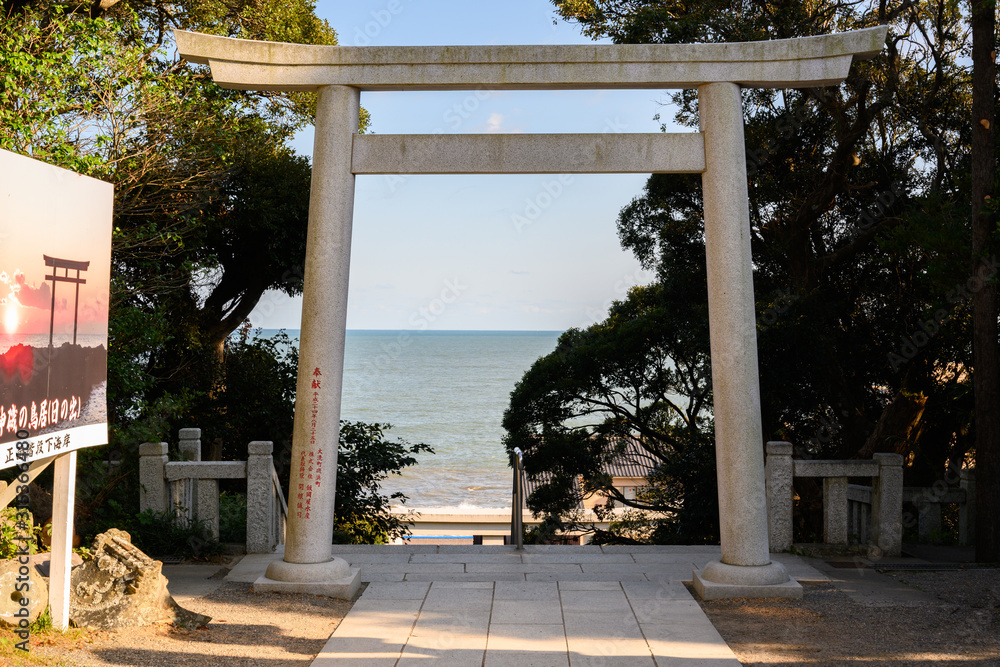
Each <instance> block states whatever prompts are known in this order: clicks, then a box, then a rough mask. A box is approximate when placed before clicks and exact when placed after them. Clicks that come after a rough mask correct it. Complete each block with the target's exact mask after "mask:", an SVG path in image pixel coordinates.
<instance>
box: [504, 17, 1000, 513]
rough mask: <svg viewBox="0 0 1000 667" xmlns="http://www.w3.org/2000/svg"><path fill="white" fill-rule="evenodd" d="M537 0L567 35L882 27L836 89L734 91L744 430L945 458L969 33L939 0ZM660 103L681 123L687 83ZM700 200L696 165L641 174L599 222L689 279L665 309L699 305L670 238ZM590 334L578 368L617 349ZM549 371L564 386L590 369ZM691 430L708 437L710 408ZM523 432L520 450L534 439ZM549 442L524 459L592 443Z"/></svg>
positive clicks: (694, 239) (760, 33)
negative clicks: (755, 390)
mask: <svg viewBox="0 0 1000 667" xmlns="http://www.w3.org/2000/svg"><path fill="white" fill-rule="evenodd" d="M553 4H554V5H555V6H556V8H557V10H558V12H559V13H560V15H561V16H562V17H563V18H566V19H568V20H572V21H575V22H577V23H579V24H580V26H581V27H582V29H583V31H584V33H585V34H588V35H590V36H593V37H610V38H611V39H612V40H613V41H614V42H616V43H676V42H721V41H727V42H728V41H752V40H762V39H763V40H766V39H774V38H791V37H800V36H806V35H814V34H825V33H828V32H831V31H832V30H849V29H854V28H863V27H869V26H871V25H874V24H878V23H888V24H889V25H890V32H889V38H888V39H887V43H886V49H885V51H884V52H883V53H882V54H880V55H879V56H878V57H876V58H875V59H873V60H871V61H868V62H855V63H854V64H853V65H852V68H851V72H850V75H849V76H848V78H847V80H846V81H845V82H844V83H843V84H841V85H840V86H839V87H835V88H824V89H803V90H785V91H768V90H748V91H745V92H744V110H745V118H746V120H745V131H746V141H747V146H746V151H747V163H748V164H747V167H748V176H749V193H750V213H751V242H752V246H753V255H754V266H755V273H754V286H755V293H756V298H757V309H758V314H759V318H758V348H759V356H760V367H761V371H762V372H761V390H762V412H763V415H762V416H763V421H764V439H765V440H769V439H784V440H790V441H792V442H793V443H794V444H795V445H796V452H797V455H798V456H802V457H815V456H820V457H829V458H851V457H855V456H860V457H870V456H871V454H872V453H874V452H879V451H892V452H898V453H901V454H904V455H907V456H912V459H913V464H912V466H911V467H910V468H909V469H908V471H907V475H908V481H907V483H908V484H911V485H921V484H923V485H928V486H929V485H930V484H931V483H933V482H934V481H935V480H938V479H941V478H942V477H943V476H944V474H945V470H946V466H952V467H956V466H961V465H962V464H963V462H964V460H965V457H966V454H967V452H968V451H969V450H970V448H971V446H972V443H971V439H970V438H969V436H968V434H969V426H970V420H971V417H972V401H971V392H970V389H971V387H970V382H969V372H968V369H969V368H970V367H971V366H972V350H971V348H970V346H969V344H968V341H969V340H970V336H969V334H970V331H969V326H970V314H971V313H970V298H969V297H970V293H969V290H968V289H967V288H966V283H967V281H968V280H969V278H970V276H969V274H968V264H967V262H966V261H965V260H964V258H965V257H967V256H968V255H967V253H968V245H967V241H966V239H967V238H968V236H967V229H968V217H967V216H968V212H969V206H968V203H967V194H966V193H967V187H968V172H967V169H966V165H967V164H968V159H969V138H970V135H969V131H968V127H967V125H965V124H964V123H963V121H962V117H961V115H960V114H956V113H955V110H956V109H963V108H969V104H970V88H969V76H968V74H969V72H968V69H967V67H966V66H965V64H964V63H963V62H962V61H961V60H960V56H961V54H962V53H963V51H964V50H965V49H967V48H968V46H969V34H968V29H967V26H968V24H967V21H966V17H964V16H963V15H962V14H961V11H960V8H959V6H958V5H956V4H954V3H949V2H945V1H943V0H934V1H930V2H912V1H910V0H903V1H900V2H890V3H868V4H865V3H862V4H858V3H850V4H843V3H826V2H820V3H801V2H799V1H798V0H782V1H780V2H778V3H777V4H775V3H768V4H761V3H751V4H749V5H746V4H744V5H733V4H732V3H726V2H717V1H714V0H710V1H709V2H703V3H696V4H693V5H692V4H690V3H686V4H685V3H678V2H673V0H553ZM672 99H673V102H674V103H675V104H676V106H677V108H678V112H677V115H676V120H677V122H679V123H680V124H684V125H688V126H697V118H698V115H697V96H696V95H695V94H694V92H693V91H683V92H681V93H677V94H675V95H674V96H673V98H672ZM701 211H702V202H701V192H700V180H699V179H698V177H696V176H689V175H668V174H656V175H653V176H652V177H651V178H650V179H649V181H648V183H647V185H646V188H645V191H644V193H643V194H642V195H641V196H639V197H637V198H636V199H635V200H634V201H633V202H632V203H631V204H630V205H628V206H626V207H625V208H624V209H623V210H622V212H621V214H620V216H619V220H618V229H619V236H620V238H621V240H622V244H623V246H624V247H625V248H627V249H630V250H631V251H632V252H633V253H634V254H635V255H636V257H637V258H638V259H639V260H640V261H641V262H642V264H643V266H644V267H645V268H647V269H656V271H657V282H658V283H659V284H661V285H663V286H666V289H667V290H668V291H669V290H670V289H673V288H672V287H671V286H675V285H683V284H687V285H689V286H694V285H696V284H700V285H702V287H701V288H700V289H693V288H692V289H689V291H688V297H687V302H686V304H684V305H683V307H682V308H681V310H680V312H686V311H685V308H686V309H687V310H699V309H703V308H705V299H704V296H703V294H704V288H703V285H704V280H705V278H704V275H705V274H704V265H703V263H701V264H699V262H698V261H696V260H695V258H696V256H697V253H694V252H690V251H689V249H687V248H686V247H685V245H684V244H683V243H682V242H681V241H682V240H686V242H687V243H690V244H691V245H694V246H699V245H700V246H701V248H702V252H703V241H702V240H701V233H702V219H701V215H702V214H701ZM974 277H975V276H974ZM631 300H632V297H631V296H630V299H629V301H631ZM613 312H617V311H613ZM671 314H673V313H671ZM612 320H613V318H612V319H609V320H608V322H607V323H605V325H606V326H609V327H610V324H611V322H612ZM685 321H686V318H685ZM661 326H663V327H665V328H666V329H667V330H668V332H667V333H666V334H664V335H667V336H669V335H670V333H669V332H670V331H671V330H672V329H673V327H674V326H676V325H675V322H674V320H673V318H672V317H671V318H664V319H663V320H661ZM683 326H684V327H686V326H687V325H686V324H685V325H683ZM587 333H588V334H590V333H591V332H589V331H588V332H587ZM705 338H706V340H705V341H703V343H702V345H703V346H704V345H707V335H706V336H705ZM994 338H995V336H994ZM648 345H649V347H653V346H655V345H656V343H655V342H652V341H650V342H649V344H648ZM625 349H628V348H625ZM608 350H613V351H614V354H607V355H605V356H604V357H601V356H600V355H599V354H596V353H595V358H594V359H592V361H591V365H592V366H593V367H601V366H602V365H604V364H608V363H611V360H612V359H614V357H615V355H616V354H617V353H618V350H614V348H612V347H610V346H608V347H606V348H604V351H605V352H607V351H608ZM638 353H639V352H638V350H636V351H635V354H638ZM540 363H541V362H540ZM564 370H565V371H566V373H567V374H568V373H571V372H572V373H577V374H578V376H576V377H578V378H579V379H580V381H581V382H582V381H583V378H587V377H590V376H588V375H587V374H586V373H584V372H582V371H580V370H578V369H574V368H571V367H566V368H565V369H564ZM529 379H530V380H531V383H532V384H534V385H537V386H536V388H535V389H534V391H535V393H536V394H537V395H543V388H544V386H545V382H549V383H551V386H552V387H557V386H560V384H559V383H562V384H572V383H573V382H574V378H568V377H566V378H558V377H557V375H556V374H554V373H553V374H550V376H549V377H547V378H545V377H543V376H542V375H540V374H539V373H537V372H536V370H535V369H532V371H530V372H529V374H528V375H526V376H525V381H528V380H529ZM591 386H599V385H591ZM611 386H614V384H613V383H611ZM517 398H518V391H515V394H514V395H513V396H512V403H511V412H513V411H514V410H515V409H528V408H527V406H528V405H529V403H527V402H525V401H520V402H518V403H515V400H516V399H517ZM625 398H626V399H631V397H625ZM622 402H628V401H627V400H622V401H616V403H622ZM616 409H620V406H619V408H616ZM549 414H550V415H551V418H552V419H558V417H559V415H558V413H557V411H556V410H555V409H553V410H552V411H551V412H550V413H549ZM566 414H567V415H572V413H571V412H567V413H566ZM536 417H537V415H536V414H530V415H525V416H523V417H521V420H522V421H525V422H529V421H531V420H533V419H536ZM539 423H540V422H539ZM566 423H571V422H566ZM630 428H631V426H630ZM704 428H705V431H706V437H707V438H709V439H710V438H711V422H710V420H709V421H707V422H706V424H705V427H704ZM637 434H638V431H633V436H636V435H637ZM528 435H531V434H528ZM534 436H535V437H536V438H537V439H538V440H539V442H538V443H537V444H536V445H535V446H536V447H543V446H544V444H543V443H542V442H541V441H543V440H547V439H548V433H546V432H541V431H540V432H538V433H537V434H534ZM510 437H511V438H512V442H513V438H514V437H515V436H514V435H511V436H510ZM522 441H523V442H526V443H528V442H530V438H527V437H526V438H525V439H524V440H522ZM762 444H763V443H762ZM591 446H596V445H591ZM550 451H551V453H552V459H551V460H549V461H545V462H541V465H539V466H536V468H535V470H536V473H537V472H539V471H541V470H543V469H544V470H550V471H556V470H558V469H559V467H560V466H562V467H572V466H580V465H584V464H579V463H576V462H575V460H576V459H578V458H579V459H581V460H583V461H592V460H594V458H595V454H594V453H593V452H591V451H590V449H588V448H587V447H584V446H583V445H578V446H577V447H575V448H574V447H569V446H567V447H564V448H563V449H562V451H560V452H556V451H555V450H554V449H551V450H550ZM526 453H527V450H526ZM605 455H606V454H605ZM558 457H564V458H565V460H562V459H559V461H558V463H557V462H556V461H557V458H558ZM526 465H527V464H526ZM797 489H799V490H800V492H804V493H805V494H806V495H809V492H810V491H812V492H813V495H818V493H819V489H812V490H810V489H809V488H808V485H807V484H801V485H799V486H797Z"/></svg>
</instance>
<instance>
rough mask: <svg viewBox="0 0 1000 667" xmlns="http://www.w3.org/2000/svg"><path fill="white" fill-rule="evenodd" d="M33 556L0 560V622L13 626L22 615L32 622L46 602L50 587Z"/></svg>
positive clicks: (15, 625) (43, 608) (2, 624)
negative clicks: (23, 560) (23, 558)
mask: <svg viewBox="0 0 1000 667" xmlns="http://www.w3.org/2000/svg"><path fill="white" fill-rule="evenodd" d="M34 558H36V557H35V556H31V557H28V558H25V562H24V563H22V562H20V559H18V558H13V559H11V560H5V561H0V626H10V627H15V628H16V627H18V624H19V623H20V622H21V620H22V619H27V621H28V623H29V624H30V623H34V622H35V621H36V620H38V617H39V616H41V614H42V612H43V611H45V607H46V606H47V605H48V604H49V587H48V584H47V582H46V581H45V577H43V576H42V574H41V573H40V572H39V571H38V570H37V569H36V568H35V563H34V562H32V559H34ZM18 589H21V590H18ZM23 610H27V612H25V611H23ZM25 613H26V614H27V615H25Z"/></svg>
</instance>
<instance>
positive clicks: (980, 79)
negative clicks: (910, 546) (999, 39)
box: [971, 0, 1000, 563]
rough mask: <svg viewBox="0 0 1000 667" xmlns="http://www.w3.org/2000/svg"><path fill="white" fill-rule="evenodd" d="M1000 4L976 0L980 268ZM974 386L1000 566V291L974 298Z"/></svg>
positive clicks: (984, 511) (985, 534)
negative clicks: (999, 323)
mask: <svg viewBox="0 0 1000 667" xmlns="http://www.w3.org/2000/svg"><path fill="white" fill-rule="evenodd" d="M995 28H996V0H972V68H973V71H972V155H971V160H972V257H973V265H974V266H975V267H976V271H977V274H978V268H979V266H980V264H981V262H982V261H983V260H984V259H987V258H989V257H990V256H991V255H993V254H994V253H995V252H996V243H995V232H994V226H995V224H996V223H995V220H994V215H993V214H992V213H991V206H990V204H991V202H990V197H991V196H995V193H994V192H993V182H994V178H995V177H996V157H995V152H994V143H993V142H994V131H995V130H994V121H995V118H994V115H995V114H994V109H995V105H996V63H995V60H996V52H995V51H994V49H995V48H996V36H995ZM972 307H973V333H972V336H973V338H972V347H973V380H974V386H975V395H976V489H977V491H976V560H977V561H978V562H980V563H986V562H996V561H1000V359H998V353H1000V347H998V344H997V334H998V332H997V288H996V282H995V280H990V281H988V282H984V284H983V285H982V286H981V288H980V289H979V290H978V291H976V292H975V293H974V294H973V297H972Z"/></svg>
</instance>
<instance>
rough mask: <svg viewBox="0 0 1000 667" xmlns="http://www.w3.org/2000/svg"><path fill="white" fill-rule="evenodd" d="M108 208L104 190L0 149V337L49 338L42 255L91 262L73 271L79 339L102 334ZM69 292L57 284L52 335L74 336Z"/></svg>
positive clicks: (47, 270) (109, 197)
mask: <svg viewBox="0 0 1000 667" xmlns="http://www.w3.org/2000/svg"><path fill="white" fill-rule="evenodd" d="M53 193H57V195H56V196H53ZM112 206H113V189H112V186H111V185H110V184H108V183H102V182H101V181H96V180H94V179H92V178H88V177H86V176H81V175H79V174H74V173H73V172H70V171H66V170H65V169H59V168H57V167H52V166H50V165H47V164H44V163H42V162H38V161H36V160H32V159H31V158H27V157H24V156H22V155H16V154H14V153H10V152H7V151H3V150H0V333H3V334H17V335H30V334H41V333H45V334H47V333H49V324H50V323H49V319H50V312H51V310H52V292H51V286H52V284H53V283H52V281H48V280H45V276H46V275H52V268H51V267H47V266H46V265H45V261H44V258H43V255H48V256H49V257H54V258H59V259H68V260H74V261H87V262H90V267H89V268H88V270H86V271H82V272H81V273H80V277H81V278H82V279H84V280H86V283H85V284H82V285H80V295H79V308H78V310H77V311H76V312H77V318H78V333H80V334H105V335H106V334H107V327H108V295H109V287H110V271H111V214H112ZM58 275H60V276H62V275H65V269H59V271H58ZM69 275H70V276H71V277H76V271H75V270H71V271H70V272H69ZM75 292H76V286H75V285H74V284H71V283H66V282H59V283H58V285H57V286H56V294H55V297H56V301H55V303H56V308H55V322H54V331H55V332H56V333H72V331H73V319H74V305H75V304H74V302H75V300H76V294H75Z"/></svg>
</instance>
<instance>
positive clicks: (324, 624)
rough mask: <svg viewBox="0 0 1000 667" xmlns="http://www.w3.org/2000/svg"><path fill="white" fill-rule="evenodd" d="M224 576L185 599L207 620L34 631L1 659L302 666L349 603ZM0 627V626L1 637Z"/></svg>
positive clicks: (56, 662)
mask: <svg viewBox="0 0 1000 667" xmlns="http://www.w3.org/2000/svg"><path fill="white" fill-rule="evenodd" d="M250 588H251V584H240V583H232V582H226V583H224V584H223V585H222V586H221V587H220V588H219V589H218V590H216V591H215V592H213V593H211V594H210V595H207V596H205V597H201V598H197V599H196V600H195V601H191V602H187V603H185V604H184V605H183V606H184V607H185V608H187V609H190V610H192V611H197V612H200V613H202V614H207V615H208V616H211V617H212V622H211V623H209V624H208V626H206V627H203V628H199V629H197V630H183V629H181V628H177V627H174V626H173V625H170V624H163V625H154V626H148V627H143V628H126V629H123V630H114V631H98V630H71V631H70V632H68V633H66V635H60V634H59V633H54V632H53V633H43V634H41V635H39V636H37V637H34V638H33V640H32V645H31V652H30V656H23V654H21V655H18V654H17V653H15V652H14V651H12V650H8V649H7V646H4V647H3V649H2V650H0V665H8V664H10V665H15V666H18V667H20V665H39V664H42V665H60V666H61V665H74V666H76V665H80V666H88V667H89V666H95V665H101V666H107V665H115V666H116V667H121V666H122V665H134V666H143V665H149V666H154V665H155V666H163V667H165V666H168V665H213V664H214V665H220V666H222V665H224V666H225V667H263V666H264V665H266V666H267V667H291V666H293V665H295V666H299V667H301V666H302V665H308V664H309V663H311V662H312V660H313V658H315V657H316V654H317V653H319V651H320V649H322V648H323V645H324V644H326V641H327V639H328V638H329V637H330V635H331V634H332V633H333V631H334V630H335V629H336V627H337V625H338V624H339V623H340V621H341V619H343V618H344V616H345V615H346V614H347V612H348V611H349V610H350V608H351V603H350V602H346V601H342V600H333V599H330V598H326V597H321V596H313V595H292V594H279V593H274V594H260V593H257V594H254V593H251V592H250ZM4 636H5V635H4V634H0V640H2V639H3V637H4Z"/></svg>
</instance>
